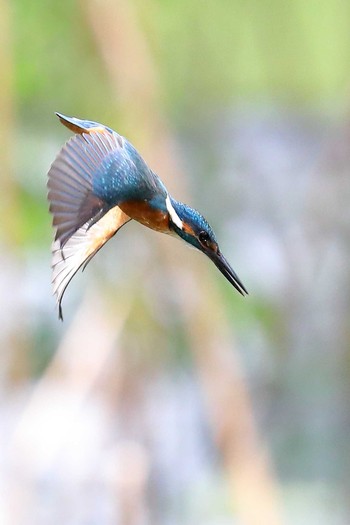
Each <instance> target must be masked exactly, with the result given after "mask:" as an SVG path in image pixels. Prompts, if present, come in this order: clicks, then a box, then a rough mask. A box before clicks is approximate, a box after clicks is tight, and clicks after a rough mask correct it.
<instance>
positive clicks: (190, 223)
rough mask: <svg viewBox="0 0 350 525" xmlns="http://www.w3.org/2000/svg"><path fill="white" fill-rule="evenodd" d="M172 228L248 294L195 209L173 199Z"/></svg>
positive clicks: (170, 208)
mask: <svg viewBox="0 0 350 525" xmlns="http://www.w3.org/2000/svg"><path fill="white" fill-rule="evenodd" d="M169 215H170V228H171V230H172V231H173V232H174V233H175V234H177V235H178V236H179V237H180V238H181V239H183V240H184V241H186V242H187V243H189V244H190V245H192V246H194V247H195V248H197V249H198V250H200V251H201V252H203V253H205V255H207V256H208V257H209V259H211V260H212V261H213V263H214V264H215V265H216V266H217V268H218V269H219V270H220V272H221V273H222V274H223V275H224V276H225V277H226V279H227V280H228V281H229V282H230V283H231V284H232V285H233V286H234V287H235V288H236V290H237V291H238V292H239V293H240V294H241V295H243V296H244V295H246V294H248V292H247V290H246V289H245V287H244V285H243V284H242V283H241V281H240V279H239V278H238V276H237V274H236V273H235V272H234V270H233V269H232V268H231V266H230V264H229V263H228V262H227V260H226V259H225V257H224V256H223V255H222V253H221V251H220V249H219V245H218V242H217V240H216V236H215V234H214V232H213V230H212V228H211V226H210V225H209V224H208V222H207V221H206V219H205V218H204V217H203V216H202V215H201V214H200V213H199V212H198V211H197V210H194V209H193V208H190V206H187V205H186V204H183V203H182V202H177V201H175V200H174V199H171V203H169Z"/></svg>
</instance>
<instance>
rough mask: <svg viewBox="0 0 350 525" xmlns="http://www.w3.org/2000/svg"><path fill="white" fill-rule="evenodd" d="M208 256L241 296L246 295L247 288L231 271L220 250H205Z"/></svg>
mask: <svg viewBox="0 0 350 525" xmlns="http://www.w3.org/2000/svg"><path fill="white" fill-rule="evenodd" d="M207 255H208V257H209V258H210V259H211V260H212V261H213V263H214V264H215V266H216V267H217V268H219V270H220V272H221V273H222V274H223V275H224V276H225V277H226V279H227V280H228V281H229V282H230V283H231V284H232V286H234V287H235V288H236V290H237V291H238V292H239V293H240V294H241V295H243V296H245V295H248V292H247V290H246V289H245V287H244V286H243V284H242V283H241V281H240V280H239V277H238V275H237V274H236V273H235V272H234V271H233V269H232V268H231V266H230V265H229V263H228V262H227V261H226V259H225V257H224V256H223V255H222V253H220V252H214V251H211V252H210V253H209V252H207Z"/></svg>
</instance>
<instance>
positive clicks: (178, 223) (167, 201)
mask: <svg viewBox="0 0 350 525" xmlns="http://www.w3.org/2000/svg"><path fill="white" fill-rule="evenodd" d="M165 204H166V208H167V210H168V213H169V215H170V218H171V220H172V221H173V223H174V224H176V226H177V227H178V228H180V230H182V228H183V224H182V220H181V219H180V217H179V216H178V214H177V213H176V211H175V210H174V206H173V205H172V204H171V200H170V197H169V194H167V196H166V199H165Z"/></svg>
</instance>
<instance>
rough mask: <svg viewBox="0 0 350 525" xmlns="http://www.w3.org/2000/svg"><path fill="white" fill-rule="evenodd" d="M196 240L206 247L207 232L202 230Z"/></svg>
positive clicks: (207, 240)
mask: <svg viewBox="0 0 350 525" xmlns="http://www.w3.org/2000/svg"><path fill="white" fill-rule="evenodd" d="M198 239H199V241H200V243H201V244H204V246H208V245H209V241H210V238H209V234H208V232H206V231H204V230H203V231H201V232H199V235H198Z"/></svg>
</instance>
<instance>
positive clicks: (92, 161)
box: [48, 126, 130, 317]
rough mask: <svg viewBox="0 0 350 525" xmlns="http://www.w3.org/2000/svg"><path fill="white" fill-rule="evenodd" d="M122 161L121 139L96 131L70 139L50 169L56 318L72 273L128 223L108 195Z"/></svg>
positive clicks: (113, 197)
mask: <svg viewBox="0 0 350 525" xmlns="http://www.w3.org/2000/svg"><path fill="white" fill-rule="evenodd" d="M124 156H125V153H124V152H123V147H122V138H121V137H120V136H119V135H117V134H116V133H114V132H109V131H108V130H107V129H104V128H103V127H102V126H101V127H100V128H99V129H94V132H92V133H81V134H79V135H75V136H74V137H72V138H71V139H70V140H69V141H68V142H67V143H66V144H65V145H64V147H63V148H62V149H61V151H60V153H59V154H58V156H57V157H56V159H55V161H54V162H53V164H52V166H51V168H50V170H49V173H48V190H49V191H48V198H49V201H50V211H51V213H52V214H53V226H54V227H55V229H56V235H55V241H54V243H53V260H52V268H53V276H52V281H53V286H54V293H55V295H56V297H57V302H58V305H59V309H60V317H62V312H61V301H62V296H63V293H64V291H65V289H66V287H67V285H68V283H69V282H70V280H71V279H72V277H73V276H74V274H75V273H76V272H77V270H78V269H79V268H80V267H81V266H82V265H83V264H87V262H88V261H89V260H90V259H91V258H92V257H93V256H94V255H95V253H96V252H97V251H98V250H99V249H100V248H101V247H102V246H103V245H104V244H105V243H106V242H107V241H108V239H110V238H111V237H112V236H113V235H114V234H115V233H116V232H117V231H118V229H119V228H120V227H121V226H122V225H123V224H125V223H126V222H127V221H129V220H130V217H128V215H126V214H125V213H124V212H122V210H121V209H120V208H119V207H118V202H119V200H118V195H119V194H118V191H114V192H113V187H114V186H113V184H112V186H111V190H110V191H109V187H108V184H110V182H111V181H113V177H115V178H118V175H119V174H118V170H117V167H118V165H119V164H121V163H123V161H124V160H123V159H124ZM118 161H119V164H118ZM101 180H106V181H107V182H106V184H107V191H106V192H105V193H106V195H104V194H102V195H101V193H99V192H98V191H96V189H95V185H96V181H97V182H98V183H99V184H101ZM119 193H121V192H119ZM108 195H110V196H111V198H110V199H108V200H106V197H108ZM121 197H123V195H122V194H121Z"/></svg>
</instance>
